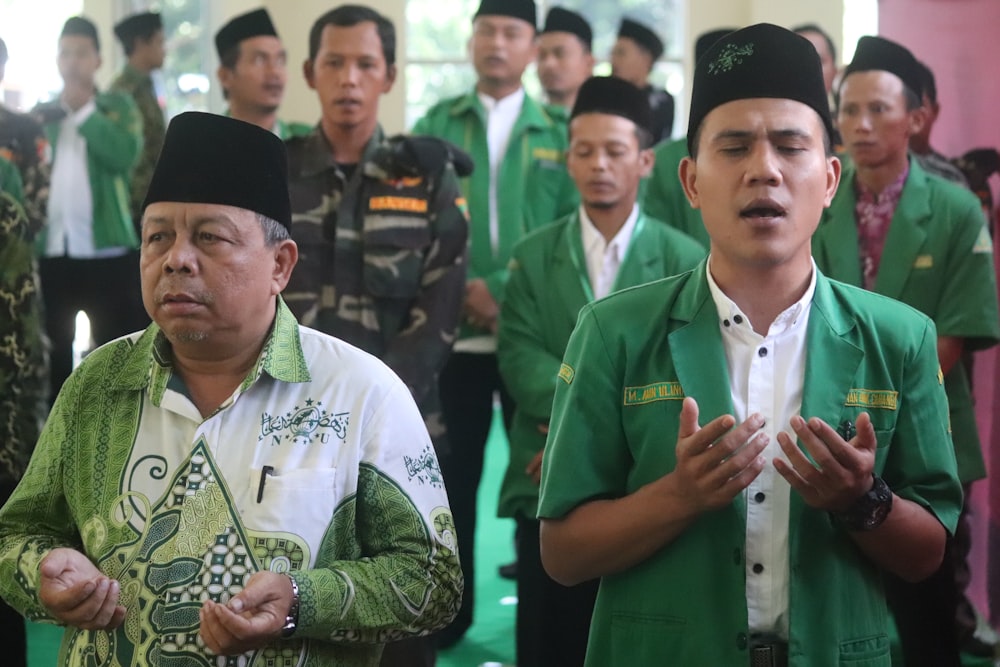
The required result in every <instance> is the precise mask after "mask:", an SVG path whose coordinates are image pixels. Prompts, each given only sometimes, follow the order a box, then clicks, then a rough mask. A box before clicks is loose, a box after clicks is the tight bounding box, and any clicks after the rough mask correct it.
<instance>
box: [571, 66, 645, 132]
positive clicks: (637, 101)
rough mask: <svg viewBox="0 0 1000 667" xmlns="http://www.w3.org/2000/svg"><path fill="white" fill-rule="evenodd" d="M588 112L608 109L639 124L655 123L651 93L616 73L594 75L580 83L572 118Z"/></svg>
mask: <svg viewBox="0 0 1000 667" xmlns="http://www.w3.org/2000/svg"><path fill="white" fill-rule="evenodd" d="M586 113H606V114H611V115H613V116H621V117H622V118H627V119H629V120H630V121H632V122H633V123H635V124H636V125H637V126H638V127H642V128H647V127H649V126H650V124H651V118H652V111H651V110H650V107H649V95H648V94H647V93H646V92H645V91H644V90H640V89H639V88H636V87H635V86H634V85H632V84H631V83H629V82H628V81H626V80H625V79H619V78H618V77H616V76H592V77H590V78H589V79H587V80H586V81H584V82H583V85H582V86H580V92H579V93H577V96H576V103H575V104H574V105H573V111H572V112H571V113H570V116H569V119H570V121H572V120H573V119H574V118H576V117H577V116H579V115H581V114H586Z"/></svg>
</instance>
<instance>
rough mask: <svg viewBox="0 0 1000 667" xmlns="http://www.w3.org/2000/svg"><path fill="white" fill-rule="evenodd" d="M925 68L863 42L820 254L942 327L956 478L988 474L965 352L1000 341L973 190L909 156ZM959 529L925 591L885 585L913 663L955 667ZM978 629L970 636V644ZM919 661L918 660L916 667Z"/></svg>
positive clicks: (962, 539) (850, 73)
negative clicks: (844, 164)
mask: <svg viewBox="0 0 1000 667" xmlns="http://www.w3.org/2000/svg"><path fill="white" fill-rule="evenodd" d="M920 85H921V78H920V74H919V66H918V65H917V62H916V59H915V58H914V57H913V55H912V54H911V53H910V52H909V51H908V50H907V49H906V48H904V47H903V46H901V45H899V44H896V43H894V42H890V41H889V40H885V39H882V38H877V37H864V38H862V39H861V41H859V43H858V49H857V51H856V54H855V57H854V60H853V61H852V62H851V64H850V65H848V67H847V69H846V70H845V75H844V80H843V82H842V83H841V88H840V108H839V111H838V121H839V125H840V130H841V133H842V135H843V138H844V142H845V145H846V148H847V151H848V154H849V155H850V157H851V160H852V162H853V167H852V168H850V169H848V170H846V171H845V175H844V176H845V182H844V185H843V187H841V189H840V191H839V192H838V193H837V197H836V198H835V199H834V201H833V204H832V205H831V206H830V208H829V210H828V211H827V212H826V214H825V215H824V218H823V221H822V222H821V223H820V226H819V229H818V230H817V233H816V236H815V238H814V239H813V251H814V254H815V257H816V263H817V264H818V265H819V266H820V268H821V270H823V271H825V272H826V273H827V274H828V275H830V276H831V277H832V278H835V279H837V280H842V281H844V282H846V283H849V284H852V285H858V286H861V287H864V288H865V289H868V290H872V291H874V292H877V293H879V294H884V295H886V296H889V297H892V298H894V299H898V300H899V301H902V302H903V303H906V304H908V305H910V306H913V307H914V308H916V309H917V310H919V311H920V312H922V313H924V314H925V315H927V316H928V317H930V318H931V319H932V320H934V324H935V325H936V327H937V336H938V339H937V350H938V356H939V358H940V360H941V367H942V370H943V371H944V374H945V376H944V384H945V389H946V391H947V393H948V403H949V407H950V414H951V429H952V440H953V442H954V451H955V457H956V459H957V460H958V473H959V477H960V479H961V480H962V483H963V484H965V485H968V484H970V483H972V482H973V481H975V480H977V479H982V478H983V477H985V476H986V468H985V464H984V462H983V455H982V451H981V449H980V443H979V435H978V433H977V430H976V420H975V413H974V410H973V405H972V398H971V395H970V383H969V378H968V375H967V373H966V369H965V366H964V364H963V363H962V361H961V358H962V354H963V353H966V352H972V351H975V350H981V349H983V348H986V347H989V346H992V345H995V344H996V343H997V342H998V340H1000V323H998V316H997V291H996V278H995V274H994V270H993V251H992V242H991V240H990V234H989V229H988V228H987V226H986V221H985V219H984V218H983V215H982V211H981V209H980V205H979V200H978V199H977V198H976V196H975V195H973V194H972V193H971V192H969V191H968V190H967V189H966V188H963V187H960V186H957V185H955V184H953V183H949V182H947V181H945V180H944V179H941V178H939V177H936V176H931V175H929V174H928V173H927V172H926V171H925V170H924V169H923V167H921V165H920V162H919V161H918V160H917V159H915V158H912V157H911V155H910V154H909V152H908V146H909V139H910V136H911V135H912V134H913V132H914V131H916V130H917V129H919V127H920V124H921V122H922V115H923V113H922V111H921V109H920V106H921V101H920V96H919V92H918V91H919V90H920ZM967 531H968V528H967V525H966V523H965V521H961V522H959V530H958V531H957V532H956V535H955V539H954V540H951V541H949V545H948V549H949V557H948V558H946V559H945V562H944V565H943V567H942V569H941V570H940V571H938V572H936V573H935V574H934V576H933V577H931V578H930V579H928V580H927V581H926V582H923V583H921V584H919V585H916V586H914V585H911V584H907V583H905V582H899V581H896V580H894V579H890V580H889V583H890V589H889V590H890V593H891V595H890V601H892V602H893V605H892V607H893V613H894V614H895V616H896V622H897V625H898V626H899V632H900V638H901V640H902V647H903V653H904V656H905V657H906V661H907V664H933V665H936V666H937V665H940V666H942V667H947V666H948V665H956V666H957V665H958V664H959V651H958V641H959V639H958V637H957V636H956V632H955V618H956V603H957V602H958V601H959V600H960V599H961V591H960V590H959V589H958V586H957V585H956V583H955V582H956V578H955V573H954V568H955V567H956V564H957V563H961V562H963V561H964V560H965V555H966V553H967V551H968V537H967V534H968V533H967ZM974 631H975V627H974V624H973V625H972V627H969V628H967V630H966V633H967V634H968V635H969V636H971V634H972V632H974ZM921 661H923V662H921Z"/></svg>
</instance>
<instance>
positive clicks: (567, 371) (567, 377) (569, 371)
mask: <svg viewBox="0 0 1000 667" xmlns="http://www.w3.org/2000/svg"><path fill="white" fill-rule="evenodd" d="M575 376H576V371H574V370H573V367H572V366H570V365H569V364H563V365H562V366H560V367H559V379H560V380H562V381H563V382H565V383H566V384H573V378H574V377H575Z"/></svg>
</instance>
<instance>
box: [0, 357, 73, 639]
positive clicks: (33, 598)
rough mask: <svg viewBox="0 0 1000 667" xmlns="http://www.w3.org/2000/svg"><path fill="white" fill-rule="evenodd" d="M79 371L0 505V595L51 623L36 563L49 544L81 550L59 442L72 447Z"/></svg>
mask: <svg viewBox="0 0 1000 667" xmlns="http://www.w3.org/2000/svg"><path fill="white" fill-rule="evenodd" d="M77 378H78V375H76V374H74V375H71V376H70V377H69V379H68V380H66V383H65V384H64V385H63V388H62V389H61V390H60V392H59V397H58V398H57V399H56V402H55V405H54V406H53V407H52V412H51V413H50V414H49V417H48V419H47V421H46V422H45V428H44V429H43V430H42V434H41V436H40V437H39V439H38V444H37V445H36V446H35V451H34V454H33V455H32V457H31V462H30V463H29V464H28V469H27V471H26V472H25V474H24V477H23V478H22V480H21V482H20V484H19V485H18V487H17V489H16V490H15V491H14V493H13V495H12V496H11V497H10V499H9V500H8V501H7V503H6V504H5V505H4V506H3V508H2V509H0V597H3V599H4V600H5V601H6V602H7V604H9V605H10V606H11V607H13V608H14V609H16V610H17V611H18V612H19V613H21V614H22V615H24V616H25V617H26V618H28V619H30V620H32V621H39V622H52V623H54V622H56V621H55V619H54V618H53V617H52V616H51V615H50V614H49V613H48V611H47V610H46V609H45V607H44V606H43V605H42V603H41V601H40V600H39V598H38V587H39V580H40V577H39V565H40V564H41V562H42V559H43V558H45V556H46V555H47V554H48V553H49V551H51V550H52V549H55V548H58V547H69V548H74V549H78V550H81V551H82V548H81V540H80V536H79V534H78V533H77V532H76V527H75V526H76V522H75V521H74V517H73V515H72V513H71V511H70V508H69V504H68V503H67V500H66V497H65V495H64V493H63V489H64V485H65V481H64V480H65V477H66V475H67V471H66V470H65V469H64V467H63V463H64V461H65V459H66V457H65V456H64V451H63V448H64V447H72V446H73V443H74V429H73V428H71V425H70V420H69V419H68V416H69V415H70V414H71V413H72V412H73V410H74V407H73V406H74V404H75V403H76V400H77V397H78V387H77Z"/></svg>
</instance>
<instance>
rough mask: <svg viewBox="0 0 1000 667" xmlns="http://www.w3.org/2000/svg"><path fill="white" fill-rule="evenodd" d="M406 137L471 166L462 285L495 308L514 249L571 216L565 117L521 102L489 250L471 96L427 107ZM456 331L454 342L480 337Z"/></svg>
mask: <svg viewBox="0 0 1000 667" xmlns="http://www.w3.org/2000/svg"><path fill="white" fill-rule="evenodd" d="M413 134H429V135H432V136H435V137H441V138H442V139H447V140H448V141H450V142H452V143H453V144H455V145H457V146H459V147H460V148H462V149H463V150H464V151H466V152H467V153H468V154H469V155H470V156H471V157H472V159H473V161H474V162H475V165H476V168H475V170H474V171H473V172H472V175H471V176H469V177H468V178H464V179H462V181H461V186H462V193H463V195H464V196H465V199H466V201H467V203H468V206H469V274H468V278H469V280H472V279H475V278H482V279H484V280H485V281H486V285H487V286H488V287H489V290H490V293H491V294H492V295H493V297H494V298H495V299H496V300H497V301H500V300H501V299H502V298H503V290H504V285H505V284H506V282H507V262H508V261H509V260H510V252H511V250H512V249H513V248H514V244H516V243H517V242H518V241H520V240H521V238H522V237H523V236H524V235H525V234H526V233H527V232H530V231H532V230H534V229H537V228H539V227H541V226H542V225H546V224H548V223H550V222H552V221H553V220H555V219H556V218H559V217H561V216H563V215H567V214H569V213H571V212H572V211H573V210H574V209H575V208H576V204H577V202H578V201H579V195H578V194H577V191H576V187H575V186H574V185H573V182H572V180H571V179H570V177H569V174H568V173H567V172H566V149H567V147H568V139H567V135H566V121H565V115H560V116H553V115H550V114H549V113H547V112H546V111H545V109H544V108H543V107H542V106H541V105H540V104H539V103H538V102H536V101H534V100H533V99H531V98H530V97H529V96H527V95H526V96H525V98H524V104H523V106H522V107H521V112H520V114H519V115H518V117H517V121H516V122H515V123H514V129H513V131H512V132H511V135H510V142H509V143H508V145H507V153H506V155H505V156H504V160H503V162H502V164H501V166H500V171H499V173H498V176H497V192H498V199H499V205H498V208H499V230H498V236H499V239H498V243H497V248H496V249H494V248H493V247H492V244H491V241H490V222H489V220H490V218H489V187H490V168H489V165H490V160H489V146H488V144H487V140H486V111H485V110H484V109H483V105H482V103H481V102H480V101H479V97H478V95H477V94H476V92H475V91H472V92H469V93H467V94H465V95H461V96H459V97H455V98H451V99H448V100H445V101H443V102H440V103H438V104H437V105H435V106H434V107H432V108H431V109H430V110H429V111H428V112H427V115H425V116H424V117H423V118H421V119H420V120H419V121H417V123H416V125H414V127H413ZM483 333H484V332H482V331H473V330H471V329H469V328H468V327H467V326H464V325H463V329H462V336H469V335H482V334H483Z"/></svg>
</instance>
